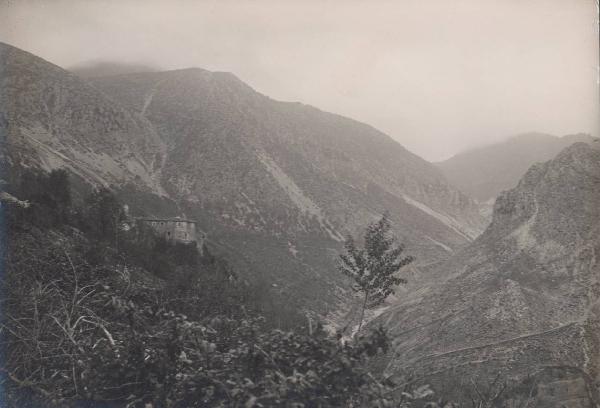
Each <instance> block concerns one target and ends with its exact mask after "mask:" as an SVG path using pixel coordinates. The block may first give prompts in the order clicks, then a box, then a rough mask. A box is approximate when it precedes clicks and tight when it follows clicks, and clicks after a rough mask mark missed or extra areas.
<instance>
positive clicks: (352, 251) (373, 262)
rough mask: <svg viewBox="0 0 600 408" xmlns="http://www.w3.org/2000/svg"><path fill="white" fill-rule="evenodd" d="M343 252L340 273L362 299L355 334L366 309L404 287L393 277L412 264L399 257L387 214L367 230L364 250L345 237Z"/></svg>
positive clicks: (408, 259)
mask: <svg viewBox="0 0 600 408" xmlns="http://www.w3.org/2000/svg"><path fill="white" fill-rule="evenodd" d="M344 248H345V253H343V254H341V255H340V263H339V270H340V271H341V272H342V273H343V274H344V275H346V276H348V277H350V278H351V279H352V280H353V281H354V282H353V284H352V289H353V290H354V291H355V292H360V293H361V294H362V296H363V302H362V307H361V312H360V321H359V324H358V330H357V334H358V333H359V332H360V329H361V328H362V325H363V321H364V317H365V309H367V308H374V307H377V306H379V305H381V304H382V303H383V301H384V300H385V299H386V298H387V297H388V296H389V295H391V294H393V293H394V287H395V286H397V285H400V284H401V283H406V280H405V279H402V278H399V277H397V276H396V275H395V274H396V272H398V271H399V270H400V269H401V268H402V267H403V266H406V265H408V264H409V263H411V262H412V261H413V257H411V256H406V257H403V256H402V252H403V251H404V246H403V245H400V244H397V243H396V238H395V237H394V235H393V234H392V232H391V223H390V220H389V217H388V215H387V214H384V215H383V216H382V217H381V219H380V220H379V221H377V222H375V223H373V224H370V225H369V226H368V227H367V229H366V230H365V235H364V247H363V248H360V247H359V246H357V244H356V242H355V241H354V238H353V237H352V236H349V237H348V239H347V240H346V243H345V245H344Z"/></svg>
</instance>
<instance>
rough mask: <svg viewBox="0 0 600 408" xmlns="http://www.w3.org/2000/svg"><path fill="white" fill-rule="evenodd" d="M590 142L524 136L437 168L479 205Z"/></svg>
mask: <svg viewBox="0 0 600 408" xmlns="http://www.w3.org/2000/svg"><path fill="white" fill-rule="evenodd" d="M591 140H594V138H593V137H592V136H590V135H588V134H585V133H578V134H572V135H565V136H562V137H558V136H553V135H549V134H545V133H524V134H520V135H517V136H513V137H510V138H508V139H506V140H503V141H501V142H498V143H494V144H491V145H488V146H482V147H478V148H475V149H471V150H467V151H465V152H462V153H459V154H457V155H454V156H452V157H451V158H449V159H447V160H444V161H441V162H437V163H434V164H435V165H436V166H438V168H440V170H441V171H442V172H443V173H444V175H445V176H446V178H447V179H448V180H450V181H451V182H452V183H453V184H454V185H456V186H457V187H458V188H459V189H461V190H462V191H464V192H465V193H467V194H468V195H469V196H471V197H473V198H475V199H477V200H478V201H480V202H486V201H490V200H492V201H493V199H494V198H496V196H497V195H498V194H499V193H500V192H501V191H503V190H507V189H510V188H512V187H514V186H516V184H517V182H518V181H519V179H520V178H521V177H522V176H523V175H524V174H525V172H526V171H527V169H528V168H529V166H531V165H533V164H534V163H537V162H543V161H546V160H550V159H551V158H553V157H554V156H556V155H557V154H558V153H559V152H560V151H561V150H562V149H564V148H565V147H567V146H568V145H570V144H573V143H575V142H578V141H588V142H589V141H591Z"/></svg>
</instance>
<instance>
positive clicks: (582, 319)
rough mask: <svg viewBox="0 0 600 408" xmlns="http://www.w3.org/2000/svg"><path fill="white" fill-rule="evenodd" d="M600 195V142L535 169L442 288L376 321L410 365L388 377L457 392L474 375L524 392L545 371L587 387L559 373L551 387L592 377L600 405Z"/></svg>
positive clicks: (505, 196)
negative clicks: (521, 386)
mask: <svg viewBox="0 0 600 408" xmlns="http://www.w3.org/2000/svg"><path fill="white" fill-rule="evenodd" d="M599 187H600V143H599V142H591V144H588V143H583V142H579V143H575V144H573V145H571V146H569V147H567V148H566V149H564V150H563V151H561V152H560V153H559V154H558V155H557V156H556V157H555V158H554V159H552V160H550V161H548V162H545V163H541V164H536V165H534V166H532V167H531V168H530V169H529V171H528V172H527V173H526V175H525V176H524V177H523V178H522V179H521V181H520V182H519V184H518V185H517V186H516V187H515V188H513V189H512V190H509V191H506V192H504V193H502V194H501V195H500V197H499V198H498V199H497V200H496V203H495V206H494V215H493V219H492V222H491V224H490V225H489V226H488V228H487V229H486V230H485V231H484V232H483V233H482V234H481V235H480V236H479V237H478V238H477V239H476V240H475V241H473V242H472V243H471V244H469V245H468V246H467V247H466V248H464V249H462V250H461V251H460V252H459V253H457V254H455V255H454V256H452V257H451V258H450V259H449V260H447V261H445V262H444V263H442V264H441V265H440V266H439V268H438V270H437V271H436V272H434V273H433V274H434V275H436V274H437V275H436V276H438V278H439V284H438V285H437V286H432V287H429V288H424V289H423V290H421V291H420V292H417V293H413V294H411V295H409V296H408V298H407V299H403V300H401V301H400V302H398V304H396V305H393V306H392V307H391V308H390V310H388V311H386V312H384V313H383V314H382V315H381V316H380V318H379V319H378V320H376V322H380V323H384V324H385V325H386V326H387V327H389V328H390V330H391V331H392V336H394V337H395V347H396V350H395V353H396V355H399V356H403V357H404V358H403V359H402V360H400V359H398V360H397V361H396V362H392V363H390V365H389V366H388V370H389V372H390V373H396V374H398V373H402V372H407V370H408V372H411V370H413V371H412V373H413V374H415V375H417V376H421V377H422V378H423V379H430V378H431V381H432V383H434V384H436V385H437V386H438V387H441V388H442V389H443V390H444V391H446V392H448V393H452V392H453V391H452V388H453V387H455V388H456V389H463V390H464V389H465V388H468V381H469V378H473V376H478V379H479V380H482V379H487V380H488V381H490V383H491V381H492V380H493V378H494V376H495V375H496V373H500V374H501V375H503V376H506V377H507V378H509V380H511V381H514V382H517V383H519V382H520V381H522V380H524V379H525V378H527V377H528V376H529V375H534V374H535V373H537V372H538V371H536V370H542V371H544V370H545V367H550V366H557V367H558V366H564V367H571V368H573V369H577V370H580V371H582V372H583V373H584V374H585V375H584V377H585V378H583V377H578V376H580V375H583V374H577V375H575V374H572V373H566V372H561V373H555V374H556V375H555V376H554V377H552V376H550V377H549V378H550V380H552V381H556V380H560V379H561V378H563V376H566V377H564V378H566V379H565V381H571V382H573V381H579V380H577V378H583V379H582V381H583V380H585V382H586V383H588V385H587V387H588V391H589V393H590V396H585V395H584V397H585V398H588V397H589V398H591V401H596V402H597V401H598V396H597V390H596V389H595V387H594V386H593V384H592V383H593V382H594V381H597V380H598V378H600V367H599V366H598V363H597V359H596V358H594V356H595V355H597V353H598V351H599V347H600V337H598V329H599V328H600V326H599V323H600V319H599V317H600V265H599V264H598V261H597V259H596V256H595V253H596V251H597V250H598V249H600V241H599V240H598V236H599V234H598V233H599V232H600V224H599V220H600V213H599V212H598V210H597V208H596V207H597V202H598V200H599V199H600V189H599ZM407 327H411V329H409V330H407ZM440 370H441V371H440ZM448 373H453V374H452V376H451V378H450V377H448V375H447V374H448ZM567 374H568V375H567ZM535 375H537V374H535ZM564 378H563V379H564ZM590 379H591V380H590ZM550 380H549V381H550ZM461 381H467V382H466V383H462V382H461ZM546 385H547V384H546ZM540 392H541V391H540ZM457 397H458V398H463V399H464V398H466V397H467V396H466V395H464V394H463V395H459V396H457ZM571 397H573V398H574V397H575V396H573V395H571ZM579 397H581V395H579ZM579 397H578V398H579ZM582 398H583V397H582ZM560 402H561V401H556V399H555V400H552V401H551V402H547V405H544V404H546V403H544V404H540V405H536V406H544V407H545V406H548V407H553V406H559V403H560ZM553 404H554V405H553ZM584 406H585V405H584Z"/></svg>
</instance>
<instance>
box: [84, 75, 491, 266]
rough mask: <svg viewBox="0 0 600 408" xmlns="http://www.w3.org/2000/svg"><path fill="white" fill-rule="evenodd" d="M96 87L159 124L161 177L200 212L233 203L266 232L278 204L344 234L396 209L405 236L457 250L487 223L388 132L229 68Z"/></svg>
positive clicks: (301, 222)
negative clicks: (164, 151)
mask: <svg viewBox="0 0 600 408" xmlns="http://www.w3.org/2000/svg"><path fill="white" fill-rule="evenodd" d="M93 83H94V84H95V85H96V86H97V87H98V88H99V89H101V90H103V91H104V92H105V93H106V94H107V95H109V96H111V97H113V98H114V99H116V100H118V101H120V102H122V103H123V104H124V105H126V106H128V107H130V108H131V109H132V110H134V111H136V112H139V113H140V114H142V115H145V116H146V117H147V118H148V119H149V120H150V121H151V122H152V123H153V124H154V125H155V127H156V129H157V131H158V133H159V134H160V136H161V137H162V139H163V141H164V142H165V143H167V144H168V145H169V153H168V158H167V160H166V163H165V167H164V177H165V178H164V182H165V186H167V185H168V186H170V187H169V191H170V193H171V194H173V195H174V196H177V197H180V198H183V199H185V200H189V201H193V202H195V203H198V204H199V205H200V206H202V207H211V206H217V207H223V206H225V207H228V208H227V211H226V214H224V215H226V216H227V217H228V220H229V223H230V224H231V225H235V224H237V225H241V226H243V227H244V228H250V229H253V230H265V229H268V226H266V225H265V224H266V219H265V217H267V218H270V217H272V216H273V215H274V214H277V213H278V212H279V210H278V209H281V208H282V207H283V208H285V209H286V213H287V215H286V217H290V216H291V217H292V218H294V221H293V222H291V223H289V224H288V225H286V228H285V230H286V231H288V232H289V231H294V232H300V231H307V230H308V229H310V228H308V227H307V224H309V223H310V222H311V220H315V221H317V223H318V224H319V225H320V226H321V227H322V229H323V230H327V231H328V235H329V236H330V237H332V238H333V239H339V238H340V234H343V233H346V232H353V231H355V230H356V228H357V227H359V226H361V227H362V226H363V225H364V224H365V220H369V219H371V218H372V217H374V216H376V215H377V214H379V213H380V212H381V211H383V210H384V209H385V208H386V207H391V208H388V209H389V210H390V211H391V212H393V213H394V215H395V216H396V218H401V217H403V219H402V221H403V222H402V223H401V225H402V227H403V229H404V230H405V233H406V234H407V238H408V236H411V237H412V235H413V234H416V233H417V231H419V230H421V231H428V233H429V234H430V235H431V236H430V238H431V239H432V240H435V241H439V242H441V243H442V244H444V245H447V246H448V247H450V248H456V247H459V246H460V245H462V244H463V243H465V242H467V241H469V240H470V239H472V238H473V237H475V236H476V235H477V233H478V231H479V230H480V229H481V226H482V224H483V220H482V219H481V218H480V217H478V216H477V214H476V208H475V206H474V205H473V203H472V202H471V201H470V200H469V199H468V198H467V197H466V196H464V195H462V194H460V193H458V192H457V191H456V190H455V189H453V188H452V187H451V186H450V185H449V184H448V183H447V182H446V180H445V179H444V178H443V176H442V175H441V174H440V173H439V171H438V170H437V169H435V168H434V167H433V166H431V165H430V164H429V163H427V162H425V161H424V160H422V159H420V158H419V157H417V156H415V155H413V154H411V153H410V152H408V151H407V150H405V149H404V148H403V147H402V146H400V145H399V144H398V143H396V142H394V141H393V140H392V139H391V138H389V137H388V136H386V135H384V134H382V133H381V132H378V131H377V130H375V129H373V128H371V127H369V126H367V125H364V124H361V123H358V122H355V121H353V120H350V119H347V118H343V117H340V116H337V115H333V114H329V113H325V112H322V111H319V110H318V109H315V108H312V107H310V106H305V105H301V104H298V103H283V102H278V101H274V100H271V99H270V98H268V97H265V96H263V95H261V94H259V93H257V92H255V91H254V90H252V89H251V88H250V87H248V86H247V85H246V84H244V83H242V82H241V81H239V80H238V79H237V78H236V77H234V76H233V75H231V74H227V73H212V72H208V71H204V70H200V69H188V70H180V71H170V72H164V73H157V74H153V73H148V74H136V75H124V76H115V77H107V78H99V79H96V80H94V82H93ZM242 193H243V194H242ZM224 201H228V202H224ZM275 207H277V208H275ZM256 209H260V210H259V212H256ZM394 210H395V211H394ZM413 220H414V221H413ZM411 224H412V225H411ZM427 224H433V225H431V226H430V227H427V226H426V225H427ZM406 230H411V232H406ZM418 241H421V244H422V246H423V251H424V252H430V253H431V255H432V256H428V258H435V255H434V253H438V254H439V256H440V257H445V255H444V254H443V252H445V250H444V249H443V247H442V246H440V245H438V244H435V243H432V241H431V240H429V239H424V238H423V237H421V239H419V240H418Z"/></svg>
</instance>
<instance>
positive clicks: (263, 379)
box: [0, 174, 409, 407]
mask: <svg viewBox="0 0 600 408" xmlns="http://www.w3.org/2000/svg"><path fill="white" fill-rule="evenodd" d="M27 177H29V178H30V179H31V180H33V182H35V183H37V188H38V190H37V191H38V192H37V193H36V194H37V195H36V194H34V193H33V192H31V193H30V194H29V195H27V196H26V197H27V199H28V200H30V206H29V207H26V208H25V207H19V206H14V207H12V208H11V209H9V212H10V213H8V214H5V215H6V220H7V222H8V228H9V231H8V233H9V234H10V238H11V239H10V240H9V242H8V246H7V247H6V248H5V251H4V252H3V254H2V260H3V263H4V274H3V276H2V289H3V293H2V308H3V310H2V312H3V313H2V321H1V333H0V334H1V341H2V346H3V347H2V353H3V355H2V363H3V364H2V367H1V371H2V374H3V383H4V386H5V387H6V390H5V391H6V393H5V395H6V396H7V398H8V401H7V405H8V406H26V405H27V403H28V402H29V403H31V399H32V398H33V400H34V403H33V405H32V406H49V405H52V404H59V405H60V404H71V403H73V402H75V401H80V402H81V401H94V402H95V403H99V402H104V403H110V404H116V405H115V406H126V405H127V406H131V407H137V406H145V405H146V404H151V405H150V406H153V407H237V406H239V407H270V406H286V407H340V406H345V407H352V406H357V407H358V406H360V407H363V406H374V407H385V406H392V403H393V399H392V397H393V391H394V389H393V386H392V384H390V383H382V382H380V381H379V380H377V377H376V376H375V375H373V374H372V373H370V372H369V370H368V369H367V368H366V367H367V365H366V364H365V362H366V361H367V360H368V359H369V358H370V357H372V356H374V355H375V354H377V353H379V352H382V351H385V350H386V349H387V347H388V339H387V337H386V335H385V333H384V332H383V331H382V330H376V331H374V332H372V333H370V334H369V335H366V336H363V337H361V338H360V339H356V340H355V341H353V342H346V343H343V342H341V341H340V338H339V336H338V337H336V336H332V335H330V334H328V333H326V332H325V331H324V330H323V329H322V328H321V327H320V326H319V327H317V328H316V330H311V331H310V332H309V331H308V330H304V329H303V328H299V330H295V331H294V330H292V331H282V330H278V329H275V328H273V326H272V325H270V324H269V322H268V321H266V320H265V318H264V317H262V316H261V314H260V313H259V310H257V309H256V308H254V307H253V303H252V300H251V299H250V298H249V297H251V296H252V288H251V287H250V286H248V285H247V284H246V283H244V282H243V281H242V280H240V279H238V278H237V277H236V276H235V273H233V271H232V270H231V269H230V268H229V267H228V266H227V265H226V263H224V262H223V261H221V260H219V259H218V258H216V257H214V256H212V255H210V254H208V255H203V256H201V255H199V254H198V253H197V251H196V249H195V247H189V246H171V245H167V244H166V243H165V242H164V241H161V240H160V239H153V238H148V235H145V234H142V235H141V236H142V237H145V238H143V239H142V238H140V235H139V234H136V235H131V234H129V235H128V233H127V232H123V231H120V230H119V228H118V221H119V220H120V217H121V214H120V213H119V211H120V206H118V205H117V204H118V202H117V201H116V199H114V197H112V196H111V193H110V191H108V190H101V191H96V192H94V193H92V195H90V196H89V197H88V199H86V201H85V206H79V207H77V206H73V205H72V204H71V202H70V196H69V195H67V194H62V193H61V194H58V195H53V194H56V193H57V192H58V191H61V190H60V188H59V189H58V190H57V191H56V192H54V189H55V188H56V187H47V188H46V187H45V185H46V184H44V183H43V182H40V179H38V178H36V176H27ZM39 177H50V180H54V178H56V179H57V180H59V183H58V185H59V186H60V185H63V184H64V180H65V179H63V175H60V174H59V176H57V175H56V174H54V175H53V174H51V175H50V176H46V175H39ZM44 180H45V179H44ZM66 185H67V187H68V183H67V184H66ZM47 190H51V191H47ZM67 191H68V190H67ZM13 193H14V194H16V195H17V196H18V195H19V191H18V190H16V191H13ZM115 212H116V213H115ZM40 214H47V215H48V217H50V218H49V219H51V220H53V221H52V223H48V222H46V218H45V217H38V216H39V215H40ZM101 224H102V225H101ZM117 243H119V247H118V248H117V247H116V244H117ZM167 270H168V272H169V275H168V279H162V278H161V276H162V277H165V276H166V275H165V272H167ZM149 271H150V272H149ZM406 395H409V394H406ZM406 395H405V396H404V397H402V398H406Z"/></svg>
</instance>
